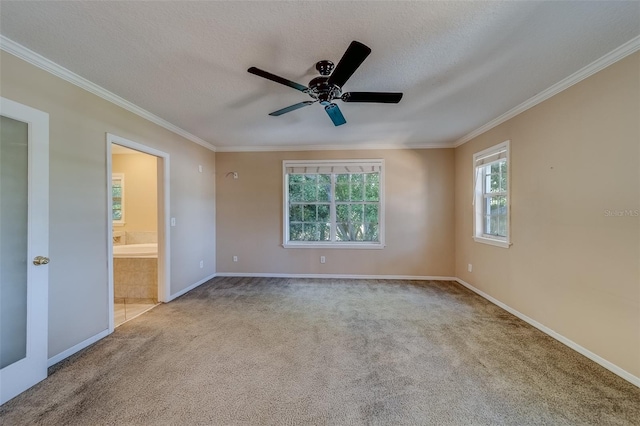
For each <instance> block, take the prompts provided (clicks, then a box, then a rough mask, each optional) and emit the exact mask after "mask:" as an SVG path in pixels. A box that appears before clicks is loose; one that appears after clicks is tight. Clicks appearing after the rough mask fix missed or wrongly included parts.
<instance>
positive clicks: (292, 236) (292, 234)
mask: <svg viewBox="0 0 640 426" xmlns="http://www.w3.org/2000/svg"><path fill="white" fill-rule="evenodd" d="M289 240H291V241H302V224H301V223H292V224H291V225H290V226H289Z"/></svg>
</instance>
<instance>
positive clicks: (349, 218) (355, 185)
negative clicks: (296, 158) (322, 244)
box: [288, 172, 380, 242]
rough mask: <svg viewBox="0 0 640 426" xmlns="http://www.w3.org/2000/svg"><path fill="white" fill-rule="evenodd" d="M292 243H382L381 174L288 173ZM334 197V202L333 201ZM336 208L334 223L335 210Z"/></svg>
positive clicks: (290, 239)
mask: <svg viewBox="0 0 640 426" xmlns="http://www.w3.org/2000/svg"><path fill="white" fill-rule="evenodd" d="M288 182H289V187H288V190H289V194H288V195H289V241H332V236H331V232H332V229H331V228H332V226H331V225H332V223H335V225H334V226H335V241H337V242H342V241H358V242H379V241H380V235H379V233H380V174H379V173H378V172H376V173H344V174H333V175H331V174H293V173H291V174H289V175H288ZM332 194H335V199H333V200H332ZM332 208H335V222H332V220H333V219H332V213H333V212H332V211H331V209H332Z"/></svg>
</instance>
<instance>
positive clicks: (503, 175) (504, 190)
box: [500, 160, 507, 192]
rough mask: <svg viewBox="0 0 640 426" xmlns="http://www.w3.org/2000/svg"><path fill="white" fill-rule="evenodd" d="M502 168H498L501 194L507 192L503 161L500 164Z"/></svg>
mask: <svg viewBox="0 0 640 426" xmlns="http://www.w3.org/2000/svg"><path fill="white" fill-rule="evenodd" d="M500 164H501V165H502V167H501V168H500V187H501V188H502V191H503V192H507V161H506V160H505V161H503V162H501V163H500Z"/></svg>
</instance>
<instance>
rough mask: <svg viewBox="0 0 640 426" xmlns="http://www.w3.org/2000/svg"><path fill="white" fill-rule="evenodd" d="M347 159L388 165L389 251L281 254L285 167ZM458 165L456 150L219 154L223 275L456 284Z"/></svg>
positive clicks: (292, 251)
mask: <svg viewBox="0 0 640 426" xmlns="http://www.w3.org/2000/svg"><path fill="white" fill-rule="evenodd" d="M349 158H361V159H367V158H383V159H384V160H385V167H386V168H385V182H386V185H385V191H386V204H385V214H386V247H385V248H384V249H383V250H349V249H300V248H298V249H292V248H287V249H285V248H283V247H282V227H283V224H282V221H283V219H282V208H283V206H282V203H283V201H282V185H283V183H282V179H283V177H282V160H307V159H314V160H318V159H349ZM453 160H454V155H453V149H423V150H379V151H313V152H311V151H305V152H257V153H255V152H254V153H217V156H216V174H217V176H216V181H217V191H216V192H217V216H218V218H217V220H218V227H217V229H218V241H217V244H218V246H217V253H218V272H243V273H287V274H363V275H422V276H425V275H431V276H453V272H454V246H453V245H454V240H453V235H454V228H453V226H454V222H453V202H454V198H453V181H454V175H453V173H454V162H453ZM231 171H237V172H238V174H239V178H238V179H237V180H236V179H233V178H232V177H231V176H226V174H227V173H229V172H231ZM234 255H237V256H238V258H239V262H237V263H234V262H233V261H232V258H233V256H234ZM321 255H323V256H326V264H320V256H321Z"/></svg>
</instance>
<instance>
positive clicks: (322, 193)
mask: <svg viewBox="0 0 640 426" xmlns="http://www.w3.org/2000/svg"><path fill="white" fill-rule="evenodd" d="M330 195H331V184H330V183H328V184H325V183H323V184H320V185H319V186H318V201H329V200H330Z"/></svg>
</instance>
